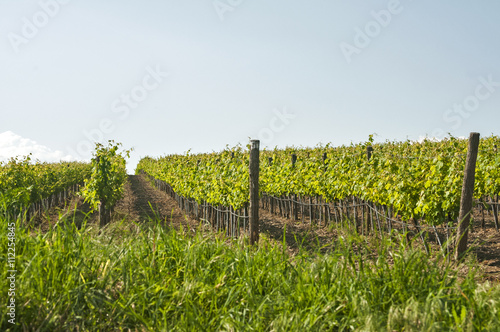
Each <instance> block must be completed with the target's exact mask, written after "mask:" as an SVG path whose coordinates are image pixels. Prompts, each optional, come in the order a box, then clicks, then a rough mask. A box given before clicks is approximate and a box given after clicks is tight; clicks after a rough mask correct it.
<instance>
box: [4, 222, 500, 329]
mask: <svg viewBox="0 0 500 332" xmlns="http://www.w3.org/2000/svg"><path fill="white" fill-rule="evenodd" d="M0 221H1V223H2V226H1V229H2V233H1V234H2V238H1V240H0V244H1V255H0V261H1V265H2V270H1V272H0V294H1V298H2V302H3V304H5V303H6V301H7V299H8V297H7V289H8V284H7V268H5V266H6V252H7V250H6V247H7V238H6V235H5V234H7V230H6V226H3V225H6V222H5V221H4V220H0ZM371 253H372V249H371V248H368V245H367V244H366V243H365V242H364V241H362V239H358V238H354V237H350V238H344V239H342V238H341V239H339V240H338V241H337V243H336V244H335V249H333V251H331V252H330V253H328V254H321V253H319V252H316V253H310V252H305V251H304V252H301V253H299V254H298V255H295V256H294V257H290V256H289V254H287V251H286V250H285V248H283V246H282V245H281V244H277V243H271V242H269V241H266V240H265V239H264V240H262V241H261V243H260V245H259V247H258V248H250V247H248V246H244V245H242V243H241V242H237V241H234V242H231V241H229V240H227V239H224V238H222V237H220V236H214V235H209V233H207V232H202V231H199V230H198V231H197V232H193V230H180V231H175V230H166V229H164V228H162V227H160V226H157V225H154V224H151V225H149V226H147V225H140V226H139V225H136V224H130V223H127V224H125V223H121V224H120V223H116V224H111V225H110V226H109V227H108V228H106V229H104V230H103V231H102V232H99V231H98V230H97V229H95V228H94V225H87V226H85V225H84V227H83V228H82V229H80V230H78V229H77V228H76V227H75V226H74V225H73V224H71V223H63V222H61V223H59V224H58V225H57V226H55V227H54V228H53V229H52V230H50V231H49V232H47V233H35V234H30V233H29V232H27V231H25V230H23V229H22V228H19V227H18V228H17V231H16V255H17V258H16V268H17V270H18V272H17V280H16V304H17V308H16V316H17V317H16V322H17V325H15V326H12V325H11V324H10V323H9V322H8V321H7V320H8V319H9V317H8V316H7V309H6V306H5V305H3V304H2V306H1V307H0V330H2V331H9V330H12V331H14V330H39V331H70V330H75V331H76V330H79V331H108V330H137V331H149V330H151V331H161V330H163V331H342V330H363V331H447V330H454V331H469V330H470V331H472V330H488V331H495V330H499V329H500V288H499V287H498V286H495V287H491V286H489V285H488V284H483V285H478V284H476V282H475V281H474V272H473V270H474V269H469V273H468V274H467V275H466V276H461V277H460V278H459V277H458V276H457V274H456V273H455V272H454V270H452V269H451V268H450V266H447V265H446V264H443V263H438V260H437V259H432V258H429V257H428V256H426V255H425V253H422V252H419V251H412V250H410V249H409V248H403V247H394V244H392V243H388V242H387V243H379V244H378V253H377V254H376V255H373V254H371Z"/></svg>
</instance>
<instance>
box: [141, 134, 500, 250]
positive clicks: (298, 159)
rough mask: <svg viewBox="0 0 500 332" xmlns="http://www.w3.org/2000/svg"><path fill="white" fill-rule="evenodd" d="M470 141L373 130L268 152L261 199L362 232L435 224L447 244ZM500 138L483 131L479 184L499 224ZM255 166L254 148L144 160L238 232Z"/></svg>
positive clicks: (480, 196)
mask: <svg viewBox="0 0 500 332" xmlns="http://www.w3.org/2000/svg"><path fill="white" fill-rule="evenodd" d="M467 142H468V141H467V140H466V139H457V138H453V137H450V138H449V139H446V140H443V141H439V142H434V141H430V140H424V141H423V142H420V143H418V142H410V141H406V142H386V143H382V144H374V143H373V139H372V138H371V137H370V140H369V141H368V142H366V143H362V144H357V145H351V146H343V147H330V146H328V145H327V146H320V147H317V148H305V149H302V148H293V147H292V148H287V149H275V150H271V151H266V150H264V151H262V152H261V154H260V165H261V167H260V192H261V206H262V207H264V208H266V209H268V210H270V211H271V212H273V213H276V214H279V215H281V216H286V217H288V218H292V219H294V220H302V221H307V220H308V221H309V222H310V223H311V224H312V223H313V221H314V222H316V223H318V224H319V225H321V223H323V224H328V223H331V222H333V221H334V222H336V223H338V222H344V221H346V222H350V223H352V227H353V228H354V229H355V230H357V231H360V232H362V233H369V232H377V231H379V232H380V231H381V230H382V228H385V229H386V230H388V231H389V232H390V231H391V229H393V228H394V227H396V226H398V225H399V226H400V228H403V231H407V230H409V229H410V227H412V228H415V229H416V230H417V233H418V232H419V231H421V230H423V229H427V230H430V231H432V232H433V233H434V234H435V238H436V240H437V241H438V242H441V238H442V236H440V235H439V234H438V233H442V232H444V233H446V236H447V237H449V235H450V234H449V233H450V231H452V230H453V229H454V228H456V225H457V222H458V214H459V208H460V198H461V191H462V183H463V177H464V168H465V159H466V154H467ZM499 143H500V138H499V137H496V136H491V137H487V138H483V139H481V141H480V145H479V152H478V156H477V165H476V171H475V185H474V198H475V201H476V202H477V207H478V208H480V209H482V211H484V210H486V211H489V212H491V213H492V215H493V216H494V221H495V225H496V228H497V230H498V194H499V193H500V153H499V152H498V151H497V146H498V145H499ZM248 168H249V152H248V151H246V150H244V149H243V148H241V147H236V148H232V149H227V150H225V151H223V152H221V153H211V154H195V155H192V154H189V153H188V154H186V155H171V156H166V157H162V158H150V157H147V158H144V159H142V160H141V161H140V162H139V165H138V167H137V169H138V171H139V172H144V173H146V174H148V175H149V176H151V177H152V178H153V179H155V181H156V184H157V186H158V187H159V188H162V189H163V190H166V191H168V192H169V193H170V194H171V195H172V196H173V197H175V198H176V199H177V200H178V201H179V203H180V204H181V205H182V206H184V207H185V208H186V211H187V212H189V213H193V214H194V215H195V216H196V217H197V218H200V219H204V220H208V221H210V222H211V223H212V224H214V226H215V228H216V229H221V228H224V229H226V231H227V234H231V235H235V234H240V231H239V228H240V227H243V228H246V225H247V224H248V223H246V220H247V219H248V205H249V174H248ZM382 224H383V225H382ZM383 226H384V227H383ZM436 226H441V231H439V230H438V228H437V227H436ZM443 242H444V240H443ZM448 244H449V243H448ZM448 244H447V245H448Z"/></svg>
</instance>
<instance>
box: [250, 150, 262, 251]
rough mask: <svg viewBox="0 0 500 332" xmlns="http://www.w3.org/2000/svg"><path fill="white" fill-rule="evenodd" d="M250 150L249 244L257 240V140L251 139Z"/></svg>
mask: <svg viewBox="0 0 500 332" xmlns="http://www.w3.org/2000/svg"><path fill="white" fill-rule="evenodd" d="M250 142H251V150H250V211H249V217H250V244H251V245H253V244H255V243H257V242H259V154H260V152H259V145H260V141H259V140H252V141H250Z"/></svg>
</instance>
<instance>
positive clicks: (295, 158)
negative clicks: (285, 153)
mask: <svg viewBox="0 0 500 332" xmlns="http://www.w3.org/2000/svg"><path fill="white" fill-rule="evenodd" d="M296 162H297V155H296V154H295V153H294V154H292V167H295V163H296Z"/></svg>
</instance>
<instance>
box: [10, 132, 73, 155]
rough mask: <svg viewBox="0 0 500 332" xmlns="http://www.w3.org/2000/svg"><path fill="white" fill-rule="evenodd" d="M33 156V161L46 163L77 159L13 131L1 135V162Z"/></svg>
mask: <svg viewBox="0 0 500 332" xmlns="http://www.w3.org/2000/svg"><path fill="white" fill-rule="evenodd" d="M30 153H31V154H32V156H31V159H32V160H37V159H38V160H40V161H46V162H59V161H61V160H62V161H73V160H76V158H74V157H72V156H71V155H68V154H65V153H64V152H62V151H57V150H56V151H53V150H52V149H50V148H48V147H46V146H44V145H40V144H38V143H37V142H36V141H33V140H31V139H29V138H24V137H21V136H19V135H17V134H15V133H13V132H12V131H6V132H4V133H0V161H8V160H9V159H10V158H12V157H17V156H21V157H22V156H27V155H29V154H30Z"/></svg>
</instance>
